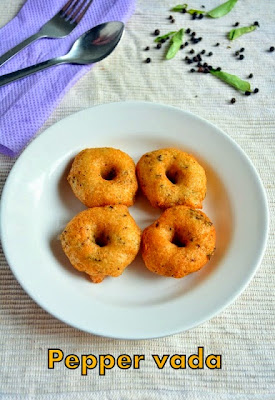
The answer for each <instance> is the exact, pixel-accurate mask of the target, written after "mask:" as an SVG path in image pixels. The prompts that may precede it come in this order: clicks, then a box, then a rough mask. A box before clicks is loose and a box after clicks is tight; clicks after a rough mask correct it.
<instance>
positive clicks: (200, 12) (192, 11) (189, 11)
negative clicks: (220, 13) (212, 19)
mask: <svg viewBox="0 0 275 400" xmlns="http://www.w3.org/2000/svg"><path fill="white" fill-rule="evenodd" d="M186 12H188V13H189V14H191V15H192V14H195V13H196V14H204V13H205V11H201V10H193V9H192V8H190V10H186Z"/></svg>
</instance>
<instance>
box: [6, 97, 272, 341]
mask: <svg viewBox="0 0 275 400" xmlns="http://www.w3.org/2000/svg"><path fill="white" fill-rule="evenodd" d="M113 105H116V106H119V107H120V106H122V107H123V106H125V105H129V106H145V107H147V106H149V107H156V108H165V109H168V110H169V109H170V110H172V111H177V112H180V113H183V114H187V115H188V116H190V117H191V118H194V119H195V120H198V121H201V122H203V123H204V124H207V125H208V126H210V127H211V128H212V129H214V130H215V131H216V132H217V133H218V134H220V135H222V136H223V138H224V139H226V140H228V141H229V142H230V143H231V145H232V146H233V147H234V148H236V149H237V150H238V151H239V152H240V153H241V155H242V156H243V158H244V159H245V161H246V162H247V163H248V164H249V167H250V169H251V170H252V172H253V174H254V176H255V178H256V181H257V184H258V186H259V187H260V189H261V196H262V199H263V205H264V208H263V214H264V217H265V220H264V224H263V225H264V228H265V230H264V233H263V235H262V242H261V248H260V249H259V248H258V253H257V259H256V261H255V262H254V266H253V268H251V270H250V271H249V274H248V275H249V276H248V277H247V279H246V281H245V282H243V283H242V285H238V287H237V288H236V289H235V290H234V291H232V294H231V296H230V298H229V299H227V301H225V302H224V303H223V304H222V305H221V306H218V307H216V309H215V310H214V311H212V312H208V313H206V315H205V318H201V319H200V320H199V321H197V322H193V323H191V324H189V327H188V328H183V329H180V328H179V329H174V330H173V329H170V330H169V333H167V332H164V333H160V334H158V335H155V334H153V335H144V336H143V335H138V336H133V337H128V336H123V335H121V336H117V335H112V334H109V333H102V332H100V329H98V328H97V329H96V330H95V332H92V331H91V330H90V329H88V328H87V329H84V328H82V327H81V328H80V327H79V326H78V325H77V324H74V323H73V322H71V321H70V322H68V321H67V320H66V319H63V318H62V317H61V316H60V315H58V313H56V312H55V311H54V310H49V309H48V307H47V305H46V306H45V305H44V304H43V302H40V299H37V298H35V296H33V295H32V294H30V293H29V290H28V289H27V288H26V287H25V284H24V283H22V282H21V281H20V278H18V275H17V272H16V267H14V266H13V263H12V262H10V258H9V254H7V253H8V252H7V251H6V242H5V235H3V232H4V223H3V220H4V218H3V215H4V207H5V203H6V202H5V198H6V196H7V193H8V192H9V187H10V185H11V182H12V179H13V175H14V170H15V169H16V168H17V166H18V165H20V162H22V159H23V160H24V158H25V157H26V155H28V152H29V151H32V148H33V146H36V145H37V143H39V141H40V140H41V137H42V138H43V137H44V136H45V135H46V134H48V133H49V132H50V130H51V128H52V127H53V126H58V125H59V124H62V123H63V122H64V120H69V119H71V118H74V117H75V116H76V115H78V114H80V113H85V112H88V111H89V110H92V109H96V108H99V107H105V106H113ZM269 223H270V215H269V207H268V199H267V194H266V190H265V187H264V184H263V182H262V180H261V177H260V175H259V172H258V171H257V169H256V167H255V166H254V164H253V163H252V161H251V160H250V158H249V156H248V155H247V154H246V153H245V151H244V150H243V149H242V147H241V146H240V145H239V144H238V143H237V142H236V141H235V140H234V139H232V138H231V137H230V136H229V135H228V134H227V133H226V132H224V131H223V130H222V129H220V128H219V127H218V126H216V125H215V124H213V123H212V122H210V121H208V120H206V119H205V118H203V117H200V116H198V115H197V114H194V113H192V112H190V111H188V110H184V109H181V108H179V107H176V106H171V105H167V104H164V103H162V104H161V103H155V102H150V101H114V102H107V103H102V104H96V105H94V106H92V107H87V108H84V109H83V110H79V111H77V112H75V113H73V114H70V115H68V116H66V117H64V118H62V119H60V120H59V121H57V122H56V123H54V124H52V125H50V126H49V127H48V128H46V129H45V130H44V131H43V132H42V133H41V134H39V136H37V137H35V138H34V139H33V140H32V141H31V143H30V144H29V145H27V147H26V148H25V149H24V150H23V151H22V153H21V154H20V155H19V157H18V159H17V160H16V161H15V163H14V165H13V167H12V168H11V170H10V172H9V174H8V177H7V179H6V181H5V184H4V187H3V191H2V195H1V201H0V239H1V243H2V248H3V253H4V255H5V258H6V261H7V263H8V266H9V268H10V270H11V272H12V273H13V275H14V277H15V278H16V280H17V282H18V283H19V284H20V286H21V287H22V288H23V290H24V291H25V292H26V293H27V295H28V296H29V297H30V298H31V299H32V300H33V301H34V302H35V303H36V304H38V305H39V307H41V308H42V309H43V310H44V311H46V312H48V313H49V314H50V315H52V316H53V317H54V318H56V319H58V320H59V321H62V322H63V323H65V324H66V325H68V326H72V327H74V328H75V329H78V330H80V331H84V332H87V333H89V334H92V335H96V336H102V337H106V338H113V339H120V340H121V339H123V340H144V339H153V338H161V337H167V336H171V335H174V334H178V333H181V332H185V331H188V330H190V329H194V328H195V327H197V326H200V325H201V324H203V323H205V322H206V321H208V320H210V319H212V318H213V317H215V316H217V315H218V314H219V313H221V312H222V311H223V310H225V309H226V308H227V307H229V306H230V305H231V304H232V303H233V302H234V301H235V300H236V299H237V298H238V297H239V296H240V295H241V294H242V293H243V291H244V290H245V289H246V287H247V286H248V285H249V283H250V282H251V280H252V279H253V277H254V275H255V273H256V271H257V269H258V268H259V267H260V264H261V262H262V259H263V257H264V254H265V250H266V246H267V240H268V234H269Z"/></svg>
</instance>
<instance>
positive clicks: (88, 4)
mask: <svg viewBox="0 0 275 400" xmlns="http://www.w3.org/2000/svg"><path fill="white" fill-rule="evenodd" d="M92 2H93V0H89V1H88V3H87V5H86V7H85V8H84V9H83V10H82V11H81V13H80V14H79V15H78V16H77V18H76V19H75V21H76V23H77V24H78V23H79V21H80V20H81V19H82V17H83V16H84V14H85V13H86V11H87V10H88V8H89V7H90V5H91V3H92Z"/></svg>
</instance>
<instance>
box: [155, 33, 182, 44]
mask: <svg viewBox="0 0 275 400" xmlns="http://www.w3.org/2000/svg"><path fill="white" fill-rule="evenodd" d="M175 33H177V32H176V31H171V32H168V33H166V35H162V36H158V37H157V38H156V39H155V40H154V41H155V42H161V41H162V39H167V38H169V37H170V36H172V35H174V34H175Z"/></svg>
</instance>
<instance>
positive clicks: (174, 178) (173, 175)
mask: <svg viewBox="0 0 275 400" xmlns="http://www.w3.org/2000/svg"><path fill="white" fill-rule="evenodd" d="M166 176H167V178H168V179H169V181H170V182H172V183H173V184H174V185H175V184H176V183H178V180H179V174H178V171H177V170H175V169H168V171H166Z"/></svg>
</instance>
